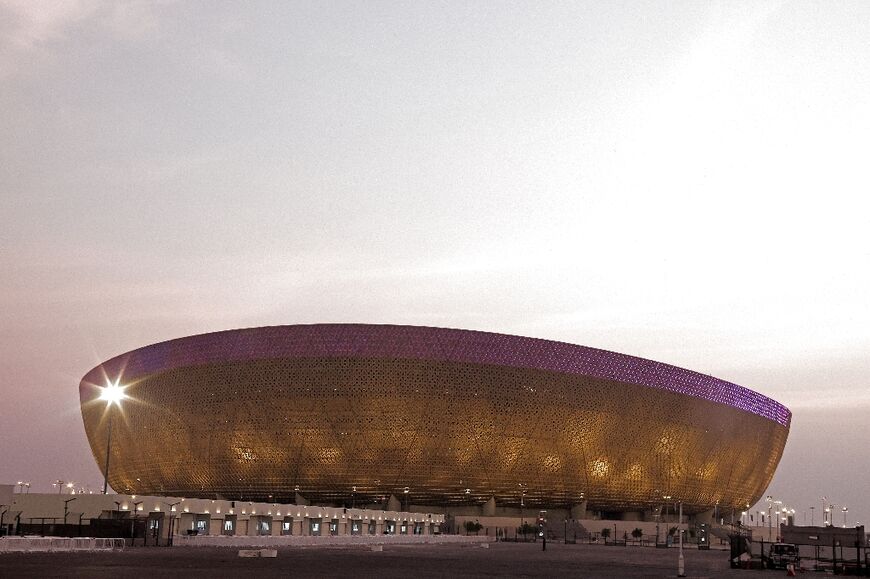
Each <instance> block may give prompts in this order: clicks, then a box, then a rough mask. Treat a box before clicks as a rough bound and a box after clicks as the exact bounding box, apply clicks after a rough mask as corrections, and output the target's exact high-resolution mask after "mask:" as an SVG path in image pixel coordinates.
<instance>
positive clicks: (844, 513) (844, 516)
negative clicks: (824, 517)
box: [843, 507, 849, 529]
mask: <svg viewBox="0 0 870 579" xmlns="http://www.w3.org/2000/svg"><path fill="white" fill-rule="evenodd" d="M848 512H849V509H848V508H847V507H843V528H844V529H845V528H846V513H848Z"/></svg>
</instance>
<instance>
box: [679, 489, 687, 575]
mask: <svg viewBox="0 0 870 579" xmlns="http://www.w3.org/2000/svg"><path fill="white" fill-rule="evenodd" d="M682 524H683V501H680V519H679V521H677V533H679V534H680V556H679V558H678V559H677V577H685V576H686V569H685V560H684V559H683V529H681V528H680V525H682Z"/></svg>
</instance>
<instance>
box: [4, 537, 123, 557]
mask: <svg viewBox="0 0 870 579" xmlns="http://www.w3.org/2000/svg"><path fill="white" fill-rule="evenodd" d="M124 546H125V543H124V539H118V538H95V537H27V536H25V537H0V553H54V552H58V553H65V552H71V551H90V552H96V551H123V550H124Z"/></svg>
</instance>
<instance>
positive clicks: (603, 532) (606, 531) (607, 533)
mask: <svg viewBox="0 0 870 579" xmlns="http://www.w3.org/2000/svg"><path fill="white" fill-rule="evenodd" d="M601 536H602V537H604V538H605V539H606V538H607V537H609V536H610V527H604V528H603V529H601Z"/></svg>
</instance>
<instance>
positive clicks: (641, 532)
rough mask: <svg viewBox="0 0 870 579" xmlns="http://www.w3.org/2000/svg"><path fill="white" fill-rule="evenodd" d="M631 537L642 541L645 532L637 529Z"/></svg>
mask: <svg viewBox="0 0 870 579" xmlns="http://www.w3.org/2000/svg"><path fill="white" fill-rule="evenodd" d="M631 536H632V537H634V538H635V539H640V538H641V537H643V530H641V529H640V528H637V529H635V530H633V531H632V532H631Z"/></svg>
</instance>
